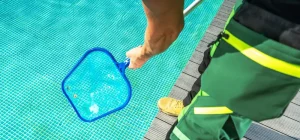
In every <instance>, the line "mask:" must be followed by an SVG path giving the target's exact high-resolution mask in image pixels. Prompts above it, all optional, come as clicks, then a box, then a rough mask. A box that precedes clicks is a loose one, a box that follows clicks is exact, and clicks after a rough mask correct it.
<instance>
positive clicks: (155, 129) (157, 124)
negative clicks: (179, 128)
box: [144, 118, 171, 140]
mask: <svg viewBox="0 0 300 140" xmlns="http://www.w3.org/2000/svg"><path fill="white" fill-rule="evenodd" d="M170 128H171V125H169V124H167V123H165V122H163V121H161V120H159V119H157V118H155V119H154V121H153V122H152V124H151V126H150V128H149V130H148V132H147V133H146V135H145V136H144V137H145V138H147V139H150V140H164V139H165V138H166V135H167V133H168V131H169V130H170Z"/></svg>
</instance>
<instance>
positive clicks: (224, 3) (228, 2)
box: [222, 0, 235, 8]
mask: <svg viewBox="0 0 300 140" xmlns="http://www.w3.org/2000/svg"><path fill="white" fill-rule="evenodd" d="M234 5H235V3H234V2H232V1H228V0H225V1H224V2H223V5H222V6H226V7H229V8H231V7H233V6H234Z"/></svg>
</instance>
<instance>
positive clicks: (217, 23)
mask: <svg viewBox="0 0 300 140" xmlns="http://www.w3.org/2000/svg"><path fill="white" fill-rule="evenodd" d="M225 24H226V21H224V20H221V19H217V18H215V19H214V20H213V21H212V23H211V25H214V26H216V27H219V28H221V29H224V26H225Z"/></svg>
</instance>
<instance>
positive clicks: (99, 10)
mask: <svg viewBox="0 0 300 140" xmlns="http://www.w3.org/2000/svg"><path fill="white" fill-rule="evenodd" d="M191 2H192V0H186V6H187V4H189V3H191ZM222 2H223V1H222V0H213V1H208V0H204V1H203V3H202V4H201V5H200V6H199V7H198V8H196V9H195V10H194V11H193V12H192V13H191V14H190V15H188V16H187V17H186V18H185V28H184V30H183V31H182V33H181V34H180V36H179V38H178V39H177V40H176V42H174V43H173V44H172V46H171V47H170V48H169V49H168V50H167V51H166V52H165V53H163V54H161V55H159V56H156V57H154V58H152V59H151V60H149V61H148V62H147V63H146V64H145V65H144V66H143V68H141V69H138V70H128V69H127V70H126V76H127V78H128V80H129V81H130V84H131V87H132V97H131V99H130V101H129V103H128V105H127V106H126V107H125V108H123V109H122V110H119V111H117V112H115V113H112V114H110V115H108V116H106V117H103V118H101V119H97V120H95V121H93V122H85V121H82V120H81V119H80V118H79V117H78V116H77V114H76V113H75V111H74V109H73V107H72V106H71V104H70V103H69V101H68V99H67V98H66V96H65V95H64V94H63V92H62V90H61V83H62V81H63V79H64V78H65V77H66V75H67V74H68V73H69V72H70V70H71V69H72V68H73V67H74V65H75V64H76V63H77V62H78V60H79V59H80V58H81V57H82V55H83V54H84V53H85V52H86V51H87V50H89V49H91V48H94V47H103V48H105V49H107V50H108V51H109V52H111V53H112V54H113V55H114V57H115V59H116V61H117V62H122V61H124V58H125V57H126V56H125V53H126V51H128V50H130V49H131V48H133V47H136V46H138V45H140V44H142V43H143V38H144V37H143V35H144V29H145V27H146V19H145V15H144V12H143V9H142V6H141V1H139V0H121V1H112V0H37V1H34V0H0V113H1V115H0V139H51V140H52V139H103V140H112V139H142V138H143V136H144V135H145V133H146V132H147V131H148V128H149V127H150V125H151V122H152V120H153V119H154V118H155V116H156V114H157V112H158V109H157V104H156V103H157V100H158V99H159V98H161V97H163V96H167V95H168V94H169V92H170V91H171V89H172V87H173V85H174V84H175V82H176V79H177V78H178V76H179V74H180V73H181V71H182V70H183V68H184V67H185V65H186V63H187V62H188V60H189V58H190V57H191V55H192V53H193V52H194V50H195V48H196V46H197V44H198V43H199V41H200V40H201V38H202V36H203V35H204V33H205V31H206V29H207V28H208V26H209V24H210V23H211V21H212V19H213V18H214V16H215V15H216V13H217V11H218V9H219V7H220V5H221V3H222ZM108 60H109V59H108ZM92 67H94V68H95V69H97V67H98V66H97V65H94V66H92ZM92 67H91V68H92ZM78 70H79V69H78ZM73 78H75V79H77V78H76V77H73ZM71 79H72V78H71ZM71 79H70V80H69V81H67V82H68V83H67V85H70V86H69V87H68V89H69V91H70V92H68V93H70V97H73V98H74V97H77V99H78V98H79V96H81V95H79V94H76V92H77V91H76V90H77V88H79V87H78V86H79V85H76V84H77V83H80V82H83V83H84V82H85V80H84V78H83V79H82V80H79V81H77V80H76V82H75V83H74V81H72V80H71ZM72 82H73V83H72ZM71 83H72V84H71ZM89 86H91V85H89ZM89 86H87V87H89ZM91 87H93V86H91ZM93 88H97V87H93ZM119 88H124V90H125V87H119ZM124 96H125V94H124ZM125 98H126V97H125ZM115 100H118V99H117V98H116V99H115ZM74 102H76V101H74ZM121 102H123V101H121ZM107 104H109V102H107ZM120 104H121V103H120ZM120 104H118V105H120ZM118 105H116V106H118ZM82 107H86V106H84V105H83V106H82ZM90 107H91V106H90ZM101 109H104V108H102V105H99V106H98V111H100V110H101ZM89 110H90V109H89ZM91 110H92V111H94V112H97V107H96V106H93V107H92V108H91ZM81 113H83V114H84V112H81ZM98 115H99V114H98ZM98 115H97V116H98ZM83 116H89V115H83ZM94 117H95V116H93V117H91V118H89V117H86V118H87V119H92V118H94Z"/></svg>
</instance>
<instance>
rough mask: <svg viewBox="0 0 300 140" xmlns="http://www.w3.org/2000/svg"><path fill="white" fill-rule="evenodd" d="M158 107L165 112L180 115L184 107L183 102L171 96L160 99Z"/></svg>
mask: <svg viewBox="0 0 300 140" xmlns="http://www.w3.org/2000/svg"><path fill="white" fill-rule="evenodd" d="M157 105H158V108H159V109H160V110H161V111H162V112H163V113H165V114H168V115H171V116H178V115H179V114H180V112H181V110H182V109H183V107H184V106H183V102H182V101H181V100H177V99H174V98H170V97H164V98H161V99H159V100H158V103H157Z"/></svg>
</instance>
